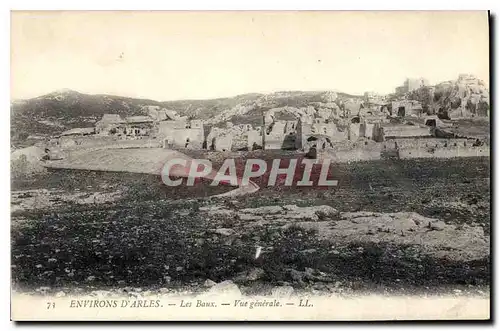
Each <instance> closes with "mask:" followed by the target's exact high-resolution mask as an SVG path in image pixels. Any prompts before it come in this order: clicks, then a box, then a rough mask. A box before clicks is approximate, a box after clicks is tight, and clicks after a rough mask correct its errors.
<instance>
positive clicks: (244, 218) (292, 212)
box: [200, 205, 490, 261]
mask: <svg viewBox="0 0 500 331" xmlns="http://www.w3.org/2000/svg"><path fill="white" fill-rule="evenodd" d="M200 210H202V211H204V212H207V213H208V215H209V217H211V218H212V219H213V220H214V221H216V222H217V220H221V219H225V220H226V221H227V218H228V217H229V218H231V219H233V220H235V221H234V222H237V224H238V225H237V226H235V227H234V228H233V230H231V229H228V228H222V227H221V228H220V229H218V231H216V232H217V233H219V234H221V235H223V236H224V235H230V234H231V235H234V236H237V235H238V232H240V233H241V231H243V230H244V231H251V228H252V227H261V226H266V227H269V228H274V229H275V230H276V231H280V230H286V229H290V228H293V227H296V228H302V229H305V230H309V231H313V232H314V233H315V235H316V236H317V238H318V240H325V241H331V242H332V243H339V242H343V243H349V242H361V243H363V242H365V243H383V242H386V243H394V244H399V245H417V246H419V247H420V248H422V249H424V250H425V251H427V252H428V253H429V254H431V255H434V256H435V257H439V258H443V257H444V258H449V259H452V260H456V261H467V260H474V259H481V258H484V257H487V256H489V245H490V243H489V237H488V236H487V235H486V234H485V233H484V230H483V228H482V227H481V226H469V225H466V224H465V225H461V226H457V225H450V224H447V223H445V222H444V221H442V220H440V219H435V218H428V217H425V216H422V215H420V214H417V213H415V212H399V213H376V212H368V211H360V212H344V213H341V212H338V211H337V210H336V209H335V208H332V207H330V206H326V205H322V206H309V207H299V206H296V205H284V206H277V205H274V206H262V207H257V208H244V209H239V210H238V209H228V208H227V207H224V206H211V207H208V208H200ZM235 225H236V223H235ZM305 253H309V252H308V251H307V250H306V251H305ZM310 253H314V250H313V251H311V252H310Z"/></svg>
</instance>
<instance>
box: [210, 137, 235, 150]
mask: <svg viewBox="0 0 500 331" xmlns="http://www.w3.org/2000/svg"><path fill="white" fill-rule="evenodd" d="M214 139H215V141H214V149H215V150H216V151H219V152H228V151H231V149H232V148H233V137H232V136H231V135H220V136H217V137H215V138H214Z"/></svg>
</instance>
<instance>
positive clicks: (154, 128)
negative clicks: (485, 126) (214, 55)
mask: <svg viewBox="0 0 500 331" xmlns="http://www.w3.org/2000/svg"><path fill="white" fill-rule="evenodd" d="M458 82H459V83H462V85H464V86H466V87H468V89H465V90H464V91H462V90H460V91H459V93H461V95H463V97H464V98H465V99H466V100H467V102H462V103H461V104H460V105H459V109H458V110H457V109H455V110H453V111H449V110H443V109H442V108H439V109H433V111H429V107H430V106H429V105H430V104H431V103H426V102H425V99H424V100H423V101H422V98H421V97H420V98H419V97H418V96H415V93H416V92H418V93H420V94H422V93H432V94H431V95H434V98H436V95H437V94H435V90H436V89H437V88H440V87H439V86H437V87H435V86H429V84H428V82H427V80H425V79H423V78H419V79H407V80H406V81H405V82H404V84H403V85H402V86H399V87H397V88H396V89H395V93H394V94H393V95H391V96H390V97H388V96H380V95H377V94H376V93H373V92H366V93H365V94H364V96H363V98H362V99H361V100H360V99H355V98H349V99H345V98H343V99H341V98H339V97H338V96H337V93H336V92H327V93H326V94H325V95H324V97H323V100H322V101H321V102H312V103H310V104H309V105H307V107H292V106H282V107H276V108H262V109H260V113H261V119H262V120H261V122H260V124H255V123H254V124H250V123H246V124H237V125H235V124H233V123H232V122H231V121H230V120H227V121H226V122H221V123H213V121H203V120H200V119H196V118H189V117H187V116H181V115H179V114H178V112H177V111H175V110H172V109H166V108H162V107H160V106H151V105H146V106H143V109H142V113H143V115H137V116H129V117H122V116H120V115H119V114H104V115H103V116H102V118H101V119H100V120H99V121H97V122H96V123H95V126H94V127H86V128H75V129H71V130H68V131H65V132H63V133H62V134H60V135H59V136H57V137H54V139H51V141H50V144H51V145H52V146H53V147H58V148H61V149H74V148H91V147H95V148H97V147H99V146H101V147H104V146H108V147H109V146H118V147H119V146H123V145H127V146H131V147H136V148H141V147H144V148H146V147H161V148H168V149H181V150H183V149H186V150H207V151H217V152H230V151H253V150H259V149H261V150H296V151H300V152H306V153H308V152H311V151H312V152H313V154H314V155H316V154H315V153H318V152H329V153H330V154H335V155H333V159H337V160H338V161H342V160H343V159H344V157H343V156H345V158H347V159H348V160H356V159H374V158H380V157H381V156H383V155H384V153H385V152H387V153H388V154H391V153H393V154H394V152H396V153H397V154H398V156H399V157H453V156H480V155H488V154H489V148H486V147H485V146H484V145H485V144H489V142H487V141H485V142H477V141H476V140H475V137H467V136H460V135H459V134H456V133H453V132H452V131H453V130H451V131H450V130H448V129H450V128H452V127H453V120H454V119H461V118H472V117H485V118H487V117H488V116H489V107H488V111H485V110H484V109H483V108H481V107H482V106H481V105H482V103H483V102H485V100H487V98H488V97H489V96H481V95H480V96H479V99H478V96H477V93H476V94H474V95H473V96H471V90H472V93H474V88H475V86H476V87H477V86H478V85H481V84H482V82H481V81H479V80H478V79H477V78H474V77H473V76H470V75H465V74H464V75H460V76H459V78H458ZM443 84H444V86H446V82H445V83H443ZM443 84H441V85H443ZM471 86H472V88H471ZM474 98H476V99H477V100H475V99H474ZM417 99H419V100H417ZM471 100H472V101H471ZM471 102H472V105H473V106H471ZM441 104H442V103H441ZM471 109H472V110H473V111H471ZM239 111H240V112H245V111H248V109H247V110H245V109H243V110H239ZM430 114H432V115H430ZM450 116H451V117H452V118H450ZM283 118H286V119H283ZM447 120H448V121H447ZM445 121H446V123H445ZM450 139H451V140H450ZM475 147H481V148H475ZM387 153H386V154H387ZM330 156H331V157H332V155H330Z"/></svg>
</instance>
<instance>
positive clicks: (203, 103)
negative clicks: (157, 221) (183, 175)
mask: <svg viewBox="0 0 500 331" xmlns="http://www.w3.org/2000/svg"><path fill="white" fill-rule="evenodd" d="M328 93H331V92H328V91H319V92H303V91H285V92H276V93H271V94H267V95H265V94H257V93H252V94H243V95H238V96H235V97H231V98H219V99H209V100H178V101H163V102H160V101H155V100H148V99H135V98H128V97H122V96H114V95H104V94H96V95H90V94H84V93H79V92H76V91H72V90H60V91H55V92H52V93H49V94H46V95H43V96H40V97H37V98H32V99H27V100H16V101H13V102H12V103H11V138H12V141H13V142H16V141H22V140H25V139H26V138H27V137H28V136H33V135H55V134H59V133H61V132H63V131H65V130H68V129H71V128H75V127H90V126H93V125H94V124H95V122H97V121H98V120H99V119H100V118H101V117H102V115H103V114H107V113H114V114H120V115H122V116H123V117H125V116H133V115H143V114H145V110H143V107H144V106H160V107H163V108H167V109H172V110H175V111H177V113H179V114H181V115H185V116H188V117H190V118H197V119H202V120H205V121H208V122H209V123H210V124H212V125H218V124H222V123H225V122H226V121H232V122H233V123H235V124H240V123H251V124H256V123H258V122H260V121H261V119H262V113H263V111H265V110H267V109H270V108H275V107H284V106H292V107H306V106H308V105H309V104H310V103H312V102H318V101H323V100H324V98H325V97H326V96H327V95H328ZM336 94H337V95H338V97H339V98H343V99H349V98H356V99H357V98H361V97H360V96H353V95H348V94H344V93H338V92H337V93H336Z"/></svg>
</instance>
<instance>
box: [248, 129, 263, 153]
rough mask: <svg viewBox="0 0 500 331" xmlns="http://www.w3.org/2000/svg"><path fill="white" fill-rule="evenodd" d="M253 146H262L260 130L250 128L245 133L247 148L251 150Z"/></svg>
mask: <svg viewBox="0 0 500 331" xmlns="http://www.w3.org/2000/svg"><path fill="white" fill-rule="evenodd" d="M255 147H257V148H262V131H261V130H250V131H248V133H247V149H248V150H249V151H251V150H253V149H254V148H255Z"/></svg>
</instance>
